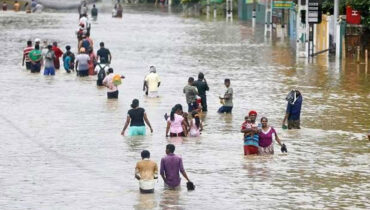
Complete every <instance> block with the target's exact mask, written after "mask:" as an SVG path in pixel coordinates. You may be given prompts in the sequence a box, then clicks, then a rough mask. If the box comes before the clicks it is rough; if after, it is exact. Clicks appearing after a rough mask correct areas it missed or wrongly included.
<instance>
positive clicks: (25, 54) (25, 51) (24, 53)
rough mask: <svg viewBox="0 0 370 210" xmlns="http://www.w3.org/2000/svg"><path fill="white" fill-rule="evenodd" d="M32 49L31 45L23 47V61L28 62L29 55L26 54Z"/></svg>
mask: <svg viewBox="0 0 370 210" xmlns="http://www.w3.org/2000/svg"><path fill="white" fill-rule="evenodd" d="M32 50H33V47H26V48H24V50H23V56H25V61H26V62H30V61H31V60H30V57H29V56H28V54H30V52H31V51H32Z"/></svg>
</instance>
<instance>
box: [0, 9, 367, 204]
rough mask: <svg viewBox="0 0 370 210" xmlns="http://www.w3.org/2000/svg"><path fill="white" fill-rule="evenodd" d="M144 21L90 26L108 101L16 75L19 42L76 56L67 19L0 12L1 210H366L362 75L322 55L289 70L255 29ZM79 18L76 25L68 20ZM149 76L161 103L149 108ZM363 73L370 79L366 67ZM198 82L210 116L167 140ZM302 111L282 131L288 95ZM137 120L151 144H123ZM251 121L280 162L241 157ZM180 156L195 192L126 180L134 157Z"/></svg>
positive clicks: (85, 85) (59, 78)
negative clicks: (200, 126)
mask: <svg viewBox="0 0 370 210" xmlns="http://www.w3.org/2000/svg"><path fill="white" fill-rule="evenodd" d="M151 10H152V8H146V9H145V8H142V9H140V10H135V9H130V8H126V9H125V10H124V17H123V19H113V18H112V17H111V15H110V14H109V13H106V14H99V17H98V20H97V21H96V22H93V23H92V29H91V37H92V39H93V40H94V47H95V49H98V46H99V45H98V44H99V42H101V41H104V42H105V46H106V47H107V48H109V49H110V51H111V53H112V56H113V59H112V65H111V66H112V67H113V68H114V69H115V72H117V73H121V74H123V75H125V76H126V79H125V80H123V83H122V85H121V86H119V91H120V96H119V99H118V100H111V101H108V100H107V98H106V90H105V88H97V87H96V78H95V77H88V78H78V77H76V75H75V74H67V73H65V71H64V70H62V69H61V70H59V71H58V72H57V73H56V76H55V77H45V76H43V75H42V74H30V73H29V72H27V71H26V70H24V68H23V67H22V66H21V61H22V60H21V59H22V50H23V48H24V47H25V44H26V41H27V40H28V39H31V40H34V39H35V38H40V39H41V40H45V39H47V40H50V41H58V44H59V46H60V47H61V48H62V50H63V51H64V49H65V48H64V47H65V46H66V45H67V44H69V45H71V46H72V51H73V52H76V45H77V44H76V37H75V31H76V30H77V25H78V15H77V14H75V13H62V12H61V13H42V14H31V15H26V14H24V13H18V14H15V13H13V12H7V13H2V12H1V13H0V44H1V46H2V51H1V52H2V56H1V57H0V63H1V66H2V67H1V69H0V82H1V89H0V96H1V100H0V106H1V111H0V139H1V144H0V209H51V208H53V209H203V210H205V209H252V208H253V209H266V208H268V209H278V208H286V209H322V208H326V209H353V208H358V209H369V208H370V202H369V197H370V191H369V188H370V184H369V183H370V182H369V180H370V167H369V162H370V149H369V148H370V147H369V145H370V142H369V141H368V140H367V139H366V138H365V134H366V133H367V132H368V130H370V117H369V116H370V81H369V80H370V69H368V70H367V73H366V70H365V66H364V65H360V66H359V68H358V69H357V65H354V64H348V63H347V64H345V65H342V68H338V67H337V66H338V64H336V63H335V62H334V61H332V60H330V61H328V60H327V59H326V58H325V56H322V57H318V58H317V59H316V60H315V62H314V63H310V64H308V63H305V61H304V60H300V61H297V60H296V58H295V55H294V50H292V49H290V46H289V42H288V41H285V42H274V43H271V41H269V40H264V37H263V28H256V29H254V30H253V29H252V28H251V25H250V24H242V23H238V22H234V23H225V22H224V21H206V20H200V19H193V18H183V17H181V16H180V15H176V14H168V13H165V12H161V11H155V12H153V11H151ZM76 13H77V12H76ZM150 65H154V66H156V67H157V71H158V73H159V75H160V77H161V80H162V84H161V87H160V89H159V91H160V98H156V99H152V98H146V97H145V96H144V92H143V91H142V82H143V79H144V76H145V75H146V74H147V73H148V72H149V66H150ZM368 68H369V67H368ZM198 72H203V73H205V77H206V79H207V81H208V83H209V86H210V91H209V93H208V110H209V112H208V113H207V114H206V116H205V118H204V131H203V133H202V135H201V137H199V138H184V139H177V138H173V139H169V138H166V137H165V127H166V122H165V121H164V118H163V115H164V113H166V112H169V111H170V109H171V108H172V106H174V105H175V104H177V103H181V104H182V105H183V106H184V107H187V106H186V102H185V96H184V95H183V93H182V90H183V87H184V86H185V85H186V83H187V79H188V77H189V76H193V77H196V76H197V74H198ZM225 78H230V79H231V86H232V87H233V88H234V110H233V114H232V115H219V114H217V113H216V111H217V109H218V108H219V106H220V104H219V99H218V96H220V95H223V94H224V91H225V87H224V85H223V80H224V79H225ZM293 88H298V89H299V90H300V91H301V93H302V95H303V98H304V101H303V107H302V116H301V119H302V120H301V125H302V129H301V130H289V131H288V130H282V129H281V122H282V120H283V117H284V114H285V108H286V101H285V96H286V95H287V94H288V92H289V91H290V90H291V89H293ZM134 98H138V99H139V100H140V106H141V107H143V108H145V110H146V112H147V114H148V117H149V120H150V121H151V124H152V125H153V129H154V133H153V134H149V135H147V136H145V137H136V138H130V137H127V136H125V137H122V136H121V135H120V132H121V129H122V127H123V125H124V120H125V119H126V115H127V111H128V110H129V108H130V104H131V101H132V99H134ZM251 109H254V110H256V111H257V112H258V119H259V118H260V117H262V116H266V117H268V118H269V123H270V125H272V126H274V127H275V128H276V129H277V132H278V134H279V136H280V138H281V139H282V141H283V142H284V143H285V144H286V145H287V147H288V153H287V154H282V153H281V152H280V148H279V147H278V145H277V144H275V155H273V156H253V157H244V156H243V150H242V145H243V142H242V134H241V133H240V125H241V124H242V122H243V120H244V116H245V115H246V114H247V112H248V111H249V110H251ZM170 142H172V143H174V144H175V145H176V151H175V153H176V154H179V155H181V156H182V157H183V161H184V167H185V169H186V170H187V173H188V175H189V178H190V179H191V180H192V181H193V182H194V184H195V185H196V190H195V191H193V192H188V191H187V190H186V185H185V180H184V179H182V189H181V191H165V190H164V189H163V180H162V179H159V181H158V183H157V184H156V190H155V191H156V192H155V193H154V194H153V195H142V194H140V193H139V187H138V183H137V181H136V179H135V178H134V167H135V164H136V162H137V161H138V160H140V159H141V157H140V152H141V151H142V150H143V149H148V150H149V151H150V152H151V159H152V160H154V161H156V162H157V163H158V164H159V163H160V159H161V158H162V157H163V156H164V155H165V146H166V144H168V143H170Z"/></svg>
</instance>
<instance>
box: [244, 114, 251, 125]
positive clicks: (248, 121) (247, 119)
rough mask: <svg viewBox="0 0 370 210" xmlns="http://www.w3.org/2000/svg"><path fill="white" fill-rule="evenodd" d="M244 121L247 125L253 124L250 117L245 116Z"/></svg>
mask: <svg viewBox="0 0 370 210" xmlns="http://www.w3.org/2000/svg"><path fill="white" fill-rule="evenodd" d="M244 121H245V122H247V123H250V122H251V118H249V116H248V115H247V116H245V117H244Z"/></svg>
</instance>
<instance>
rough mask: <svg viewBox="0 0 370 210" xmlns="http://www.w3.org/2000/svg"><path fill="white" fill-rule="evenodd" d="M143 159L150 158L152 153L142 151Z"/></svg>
mask: <svg viewBox="0 0 370 210" xmlns="http://www.w3.org/2000/svg"><path fill="white" fill-rule="evenodd" d="M141 158H143V159H144V158H150V152H149V151H148V150H143V151H141Z"/></svg>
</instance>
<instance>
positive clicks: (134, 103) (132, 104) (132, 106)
mask: <svg viewBox="0 0 370 210" xmlns="http://www.w3.org/2000/svg"><path fill="white" fill-rule="evenodd" d="M138 106H139V100H138V99H136V98H135V99H134V100H132V103H131V108H133V109H135V108H137V107H138Z"/></svg>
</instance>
